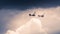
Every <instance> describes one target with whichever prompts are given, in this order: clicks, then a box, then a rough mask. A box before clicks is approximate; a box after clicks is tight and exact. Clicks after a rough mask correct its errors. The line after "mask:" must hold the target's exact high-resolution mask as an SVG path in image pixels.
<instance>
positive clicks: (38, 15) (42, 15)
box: [29, 12, 44, 17]
mask: <svg viewBox="0 0 60 34" xmlns="http://www.w3.org/2000/svg"><path fill="white" fill-rule="evenodd" d="M35 13H36V12H34V13H33V14H29V16H36V15H35ZM38 17H44V15H38Z"/></svg>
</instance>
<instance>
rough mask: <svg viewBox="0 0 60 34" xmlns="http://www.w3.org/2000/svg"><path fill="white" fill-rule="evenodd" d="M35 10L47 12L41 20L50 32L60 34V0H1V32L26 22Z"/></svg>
mask: <svg viewBox="0 0 60 34" xmlns="http://www.w3.org/2000/svg"><path fill="white" fill-rule="evenodd" d="M34 11H36V12H37V14H36V15H38V14H40V13H44V12H45V17H44V18H41V21H42V24H43V27H44V28H45V29H46V31H47V32H48V34H50V33H51V34H59V32H60V27H59V26H60V18H59V17H60V0H0V34H5V33H6V32H7V31H8V30H15V29H16V28H18V27H19V26H21V25H23V24H25V23H26V22H27V21H29V20H30V19H31V18H32V17H29V16H28V14H29V13H33V12H34ZM26 17H27V18H26Z"/></svg>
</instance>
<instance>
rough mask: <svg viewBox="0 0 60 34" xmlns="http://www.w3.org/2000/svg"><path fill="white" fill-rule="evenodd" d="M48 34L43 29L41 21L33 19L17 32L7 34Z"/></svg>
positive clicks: (9, 31)
mask: <svg viewBox="0 0 60 34" xmlns="http://www.w3.org/2000/svg"><path fill="white" fill-rule="evenodd" d="M39 33H40V34H42V33H43V34H47V33H46V31H44V29H43V28H42V24H41V21H40V19H38V18H32V19H31V20H29V21H28V22H27V23H26V24H24V25H22V26H20V27H18V28H17V29H16V30H15V31H11V30H8V31H7V33H6V34H39Z"/></svg>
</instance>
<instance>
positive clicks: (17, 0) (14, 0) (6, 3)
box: [0, 0, 60, 10]
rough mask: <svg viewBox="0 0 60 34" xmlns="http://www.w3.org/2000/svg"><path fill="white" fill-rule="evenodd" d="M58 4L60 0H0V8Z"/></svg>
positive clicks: (27, 7)
mask: <svg viewBox="0 0 60 34" xmlns="http://www.w3.org/2000/svg"><path fill="white" fill-rule="evenodd" d="M57 6H60V0H0V9H2V8H5V9H19V10H25V9H31V8H39V7H40V8H50V7H57Z"/></svg>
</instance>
